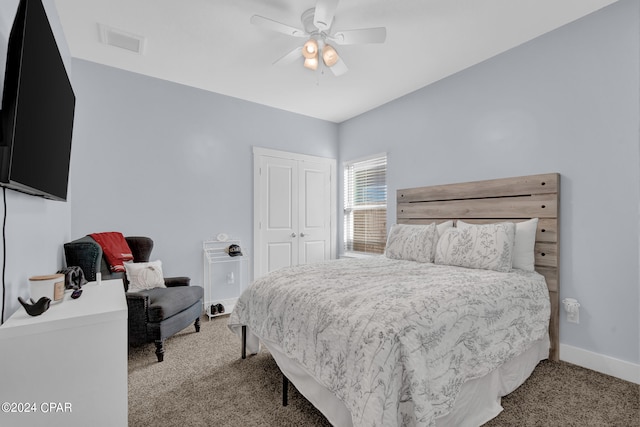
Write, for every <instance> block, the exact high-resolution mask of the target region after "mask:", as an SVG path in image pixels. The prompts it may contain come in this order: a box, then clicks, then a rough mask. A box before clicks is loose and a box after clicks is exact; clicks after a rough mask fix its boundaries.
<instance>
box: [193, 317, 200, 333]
mask: <svg viewBox="0 0 640 427" xmlns="http://www.w3.org/2000/svg"><path fill="white" fill-rule="evenodd" d="M193 325H194V326H195V327H196V332H200V318H199V317H198V318H197V319H196V321H195V323H194V324H193Z"/></svg>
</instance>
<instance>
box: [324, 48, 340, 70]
mask: <svg viewBox="0 0 640 427" xmlns="http://www.w3.org/2000/svg"><path fill="white" fill-rule="evenodd" d="M338 59H340V58H339V57H338V52H336V50H335V49H334V48H333V46H331V45H328V44H327V45H325V46H324V47H323V48H322V60H323V61H324V63H325V65H326V66H327V67H333V66H334V65H336V62H338Z"/></svg>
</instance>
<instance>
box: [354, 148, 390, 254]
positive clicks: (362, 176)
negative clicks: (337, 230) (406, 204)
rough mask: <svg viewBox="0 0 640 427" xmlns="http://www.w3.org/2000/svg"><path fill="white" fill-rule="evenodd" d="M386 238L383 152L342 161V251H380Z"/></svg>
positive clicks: (385, 159)
mask: <svg viewBox="0 0 640 427" xmlns="http://www.w3.org/2000/svg"><path fill="white" fill-rule="evenodd" d="M386 241H387V155H386V154H383V155H381V156H376V157H375V158H371V159H367V160H363V161H358V162H349V163H345V167H344V250H345V252H368V253H378V254H381V253H382V252H384V247H385V244H386Z"/></svg>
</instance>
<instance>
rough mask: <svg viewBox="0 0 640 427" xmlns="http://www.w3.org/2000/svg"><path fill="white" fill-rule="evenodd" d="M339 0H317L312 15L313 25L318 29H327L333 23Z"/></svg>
mask: <svg viewBox="0 0 640 427" xmlns="http://www.w3.org/2000/svg"><path fill="white" fill-rule="evenodd" d="M338 1H339V0H318V3H316V11H315V13H314V15H313V25H315V26H316V27H317V28H318V29H319V30H320V31H328V30H329V28H331V24H332V23H333V17H334V16H335V14H336V9H337V8H338Z"/></svg>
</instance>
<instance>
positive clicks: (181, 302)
mask: <svg viewBox="0 0 640 427" xmlns="http://www.w3.org/2000/svg"><path fill="white" fill-rule="evenodd" d="M125 239H126V241H127V244H128V245H129V247H130V248H131V253H132V254H133V261H134V262H148V261H149V255H150V254H151V250H152V249H153V240H151V239H150V238H148V237H126V238H125ZM64 253H65V257H66V260H67V266H79V267H80V268H82V271H83V272H84V275H85V277H86V279H87V280H89V281H93V280H96V273H98V272H99V273H101V275H102V279H103V280H109V279H122V281H123V285H124V287H125V290H128V282H127V279H126V277H125V274H124V273H112V272H111V271H110V270H109V266H108V264H107V261H106V258H105V257H104V255H103V252H102V248H101V247H100V245H99V244H98V243H96V241H95V240H93V238H91V237H90V236H85V237H82V238H80V239H77V240H74V241H72V242H69V243H65V244H64ZM164 281H165V285H166V286H167V287H166V288H155V289H149V290H145V291H139V292H127V293H126V296H127V305H128V308H129V344H130V345H139V344H143V343H148V342H155V344H156V355H157V356H158V362H162V360H163V359H164V341H165V340H166V339H167V338H169V337H170V336H172V335H174V334H175V333H177V332H179V331H181V330H183V329H184V328H186V327H187V326H189V325H190V324H191V323H193V324H194V325H195V328H196V332H199V331H200V315H201V314H202V299H203V294H204V291H203V289H202V287H200V286H190V285H189V284H190V279H189V278H188V277H165V278H164Z"/></svg>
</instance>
